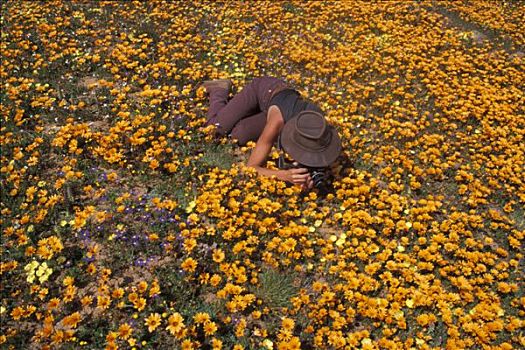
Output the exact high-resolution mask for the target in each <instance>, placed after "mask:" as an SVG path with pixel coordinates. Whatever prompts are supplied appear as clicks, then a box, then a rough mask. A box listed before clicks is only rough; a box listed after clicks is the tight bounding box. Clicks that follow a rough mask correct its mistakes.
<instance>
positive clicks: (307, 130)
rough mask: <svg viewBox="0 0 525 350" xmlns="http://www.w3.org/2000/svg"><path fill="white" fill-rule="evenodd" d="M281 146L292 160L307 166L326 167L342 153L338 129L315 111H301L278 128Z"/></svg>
mask: <svg viewBox="0 0 525 350" xmlns="http://www.w3.org/2000/svg"><path fill="white" fill-rule="evenodd" d="M280 136H281V137H280V138H281V145H282V147H283V149H284V151H285V152H286V153H288V154H289V155H290V156H291V157H292V158H294V159H295V161H297V162H299V163H300V164H303V165H306V166H309V167H326V166H328V165H330V164H331V163H333V162H334V161H335V160H336V159H337V157H338V156H339V154H341V150H342V146H341V139H340V138H339V135H338V134H337V130H335V128H334V127H333V126H331V125H329V124H328V123H327V122H326V120H325V118H324V116H323V115H322V114H321V113H319V112H316V111H310V110H308V111H302V112H300V113H299V114H297V116H295V117H293V118H292V119H290V120H289V121H288V122H287V123H286V124H284V127H283V129H282V131H281V135H280Z"/></svg>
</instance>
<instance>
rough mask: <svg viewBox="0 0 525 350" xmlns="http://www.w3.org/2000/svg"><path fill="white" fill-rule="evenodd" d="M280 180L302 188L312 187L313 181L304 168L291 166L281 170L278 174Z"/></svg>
mask: <svg viewBox="0 0 525 350" xmlns="http://www.w3.org/2000/svg"><path fill="white" fill-rule="evenodd" d="M280 178H281V180H284V181H287V182H291V183H293V184H294V185H299V186H301V187H302V188H303V189H310V188H312V187H313V181H312V178H311V177H310V173H309V172H308V169H306V168H293V169H288V170H283V171H282V175H281V176H280Z"/></svg>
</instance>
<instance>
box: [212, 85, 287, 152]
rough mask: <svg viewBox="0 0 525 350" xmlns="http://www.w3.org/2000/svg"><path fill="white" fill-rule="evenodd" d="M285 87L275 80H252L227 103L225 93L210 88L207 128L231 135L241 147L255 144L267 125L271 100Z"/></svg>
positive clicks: (221, 134) (224, 91)
mask: <svg viewBox="0 0 525 350" xmlns="http://www.w3.org/2000/svg"><path fill="white" fill-rule="evenodd" d="M286 86H287V85H286V83H285V82H284V81H283V80H281V79H278V78H273V77H260V78H255V79H253V81H252V82H250V83H249V84H248V85H246V86H245V87H244V88H243V89H242V90H241V91H240V92H239V93H237V94H236V95H235V96H233V98H232V99H231V100H229V101H228V93H229V92H228V91H226V89H222V88H213V89H211V91H208V92H209V101H210V108H209V109H208V121H207V125H211V124H214V125H216V126H217V134H218V135H220V136H224V135H227V134H230V136H231V137H232V138H233V139H236V140H237V141H238V142H239V144H240V145H245V144H246V143H247V142H248V141H256V140H257V139H258V138H259V136H260V135H261V133H262V131H263V129H264V126H265V125H266V118H267V117H266V115H267V113H268V108H269V107H270V106H269V104H270V100H271V98H272V97H273V96H274V95H275V93H276V92H278V91H281V90H282V89H284V88H285V87H286Z"/></svg>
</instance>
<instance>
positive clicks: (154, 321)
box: [144, 312, 161, 332]
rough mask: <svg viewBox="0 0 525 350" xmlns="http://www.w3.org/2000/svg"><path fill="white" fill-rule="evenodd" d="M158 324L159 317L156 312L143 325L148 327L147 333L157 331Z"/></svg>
mask: <svg viewBox="0 0 525 350" xmlns="http://www.w3.org/2000/svg"><path fill="white" fill-rule="evenodd" d="M160 323H161V319H160V315H159V314H158V313H156V312H155V313H153V314H150V315H149V316H148V317H147V318H146V320H145V322H144V324H145V325H146V326H148V331H149V332H153V331H154V330H155V329H157V327H158V326H159V325H160Z"/></svg>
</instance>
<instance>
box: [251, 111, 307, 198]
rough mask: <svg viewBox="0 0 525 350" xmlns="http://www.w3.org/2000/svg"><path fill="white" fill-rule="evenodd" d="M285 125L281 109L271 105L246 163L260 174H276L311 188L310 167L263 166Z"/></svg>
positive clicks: (281, 178) (279, 177)
mask: <svg viewBox="0 0 525 350" xmlns="http://www.w3.org/2000/svg"><path fill="white" fill-rule="evenodd" d="M283 125H284V121H283V118H282V116H281V113H280V111H279V110H278V109H276V108H272V107H270V110H269V111H268V120H267V121H266V126H265V127H264V130H263V132H262V134H261V136H259V139H258V140H257V143H256V145H255V148H254V149H253V151H252V153H251V154H250V157H249V158H248V162H247V164H246V165H247V166H249V167H252V168H255V170H257V173H259V175H263V176H275V177H277V178H278V179H280V180H283V181H288V182H291V183H294V184H298V185H303V187H305V188H311V186H309V185H310V182H311V179H310V175H309V173H308V169H305V168H299V169H289V170H272V169H268V168H266V167H263V163H264V162H265V161H266V158H267V157H268V154H269V153H270V151H271V149H272V145H273V144H274V142H275V140H277V137H278V136H279V133H280V132H281V129H282V127H283Z"/></svg>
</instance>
